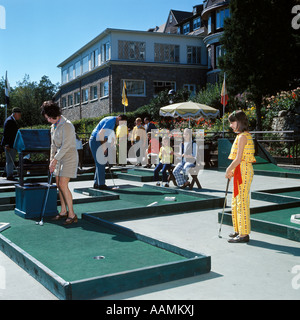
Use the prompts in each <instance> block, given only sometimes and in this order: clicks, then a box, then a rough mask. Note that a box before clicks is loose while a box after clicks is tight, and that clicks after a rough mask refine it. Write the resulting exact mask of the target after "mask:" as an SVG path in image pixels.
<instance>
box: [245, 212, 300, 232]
mask: <svg viewBox="0 0 300 320" xmlns="http://www.w3.org/2000/svg"><path fill="white" fill-rule="evenodd" d="M294 214H300V208H288V209H282V210H274V211H266V212H261V213H255V214H252V215H251V218H254V219H257V220H262V221H266V222H270V223H278V224H283V225H285V226H291V227H295V228H297V229H299V230H300V225H299V224H295V223H292V222H291V216H292V215H294Z"/></svg>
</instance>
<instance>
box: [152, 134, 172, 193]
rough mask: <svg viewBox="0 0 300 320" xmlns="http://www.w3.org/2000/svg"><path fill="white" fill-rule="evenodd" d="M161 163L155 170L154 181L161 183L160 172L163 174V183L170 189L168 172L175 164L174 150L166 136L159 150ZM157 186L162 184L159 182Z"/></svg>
mask: <svg viewBox="0 0 300 320" xmlns="http://www.w3.org/2000/svg"><path fill="white" fill-rule="evenodd" d="M159 159H160V161H159V163H158V165H157V166H156V167H155V169H154V177H153V181H159V172H160V170H161V173H162V181H163V182H164V183H165V187H169V184H168V175H167V170H168V169H169V168H170V167H171V164H172V163H173V149H172V148H171V147H170V145H169V138H168V137H166V136H164V137H163V138H162V147H161V148H160V150H159ZM156 185H157V186H160V183H159V182H157V184H156Z"/></svg>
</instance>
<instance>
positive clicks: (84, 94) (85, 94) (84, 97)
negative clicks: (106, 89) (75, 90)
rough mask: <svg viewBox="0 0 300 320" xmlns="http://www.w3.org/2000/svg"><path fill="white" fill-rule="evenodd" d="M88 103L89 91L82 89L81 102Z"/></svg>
mask: <svg viewBox="0 0 300 320" xmlns="http://www.w3.org/2000/svg"><path fill="white" fill-rule="evenodd" d="M88 101H89V89H82V102H88Z"/></svg>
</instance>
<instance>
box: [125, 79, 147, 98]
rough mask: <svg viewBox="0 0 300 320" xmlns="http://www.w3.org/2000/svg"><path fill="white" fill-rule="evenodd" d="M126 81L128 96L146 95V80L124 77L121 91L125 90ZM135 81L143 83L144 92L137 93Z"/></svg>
mask: <svg viewBox="0 0 300 320" xmlns="http://www.w3.org/2000/svg"><path fill="white" fill-rule="evenodd" d="M124 81H125V82H126V89H127V96H128V97H146V82H145V80H140V79H122V80H121V91H122V90H123V86H124ZM134 83H142V86H141V87H143V92H141V93H135V92H134V90H136V89H134ZM137 89H138V88H137Z"/></svg>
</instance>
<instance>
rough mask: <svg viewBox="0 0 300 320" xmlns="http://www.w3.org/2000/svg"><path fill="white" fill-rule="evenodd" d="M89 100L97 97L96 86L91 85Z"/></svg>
mask: <svg viewBox="0 0 300 320" xmlns="http://www.w3.org/2000/svg"><path fill="white" fill-rule="evenodd" d="M90 96H91V100H95V99H98V90H97V86H93V87H91V94H90Z"/></svg>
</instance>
